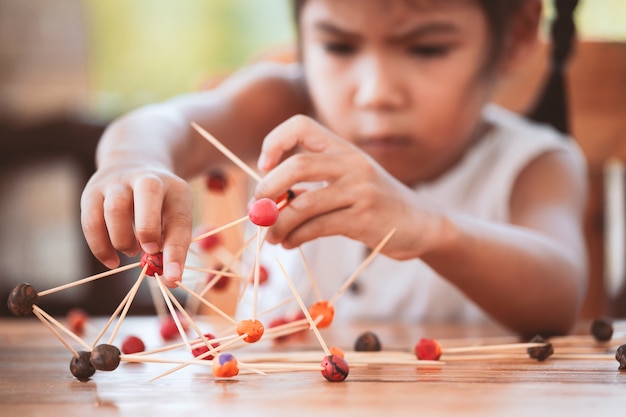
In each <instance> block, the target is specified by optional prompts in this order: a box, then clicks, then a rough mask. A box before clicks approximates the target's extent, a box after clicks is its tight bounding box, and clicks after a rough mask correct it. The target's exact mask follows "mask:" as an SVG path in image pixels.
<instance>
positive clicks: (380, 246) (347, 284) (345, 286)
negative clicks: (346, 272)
mask: <svg viewBox="0 0 626 417" xmlns="http://www.w3.org/2000/svg"><path fill="white" fill-rule="evenodd" d="M395 232H396V229H395V228H393V229H391V231H390V232H389V233H387V235H386V236H385V237H384V238H383V240H382V241H381V242H380V243H379V244H378V245H377V246H376V247H375V248H374V250H373V251H372V253H370V254H369V256H368V257H367V258H365V260H364V261H363V263H362V264H361V266H359V267H358V268H357V269H356V271H354V273H353V274H352V275H351V276H350V277H349V278H348V279H347V280H346V282H345V283H344V284H343V286H342V287H341V288H340V289H339V290H338V291H337V293H336V294H335V295H334V296H333V297H332V298H331V299H330V300H328V303H329V304H331V305H332V304H335V302H336V301H337V299H338V298H339V297H340V296H341V294H343V293H344V292H345V291H346V290H347V289H348V288H349V287H350V285H351V284H352V282H354V280H355V279H356V277H357V276H358V275H359V274H360V273H361V272H362V271H363V270H364V269H365V267H366V266H367V265H369V263H370V262H371V261H372V260H373V259H374V257H375V256H376V255H378V253H379V252H380V251H381V250H382V249H383V246H385V244H387V242H388V241H389V239H391V236H393V234H394V233H395Z"/></svg>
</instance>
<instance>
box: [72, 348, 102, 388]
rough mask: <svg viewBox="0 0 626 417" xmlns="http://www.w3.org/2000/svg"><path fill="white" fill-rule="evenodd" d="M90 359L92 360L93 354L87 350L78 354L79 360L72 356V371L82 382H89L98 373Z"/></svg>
mask: <svg viewBox="0 0 626 417" xmlns="http://www.w3.org/2000/svg"><path fill="white" fill-rule="evenodd" d="M89 358H91V352H88V351H86V350H81V351H80V352H78V358H77V357H75V356H72V360H71V362H70V371H71V372H72V375H74V376H75V377H76V379H78V380H79V381H81V382H86V381H89V378H91V377H92V376H93V374H95V373H96V368H94V367H93V365H92V364H91V362H90V361H89Z"/></svg>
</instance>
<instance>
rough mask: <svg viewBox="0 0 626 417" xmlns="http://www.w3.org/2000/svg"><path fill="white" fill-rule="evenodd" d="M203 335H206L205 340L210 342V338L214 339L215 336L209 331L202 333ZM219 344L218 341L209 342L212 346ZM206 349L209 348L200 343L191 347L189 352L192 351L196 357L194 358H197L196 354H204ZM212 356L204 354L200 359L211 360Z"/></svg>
mask: <svg viewBox="0 0 626 417" xmlns="http://www.w3.org/2000/svg"><path fill="white" fill-rule="evenodd" d="M204 337H206V338H207V340H208V341H209V342H210V341H211V340H212V339H215V336H214V335H212V334H211V333H205V334H204ZM219 345H220V344H219V342H215V343H211V346H212V347H213V348H216V347H218V346H219ZM208 351H209V348H208V347H207V346H206V345H202V346H198V347H197V348H193V349H192V350H191V353H192V355H193V356H194V357H196V358H197V357H198V356H200V355H202V354H204V353H206V352H208ZM213 358H214V356H213V355H207V356H204V357H203V358H202V359H206V360H209V361H210V360H212V359H213Z"/></svg>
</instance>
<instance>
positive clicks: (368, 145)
mask: <svg viewBox="0 0 626 417" xmlns="http://www.w3.org/2000/svg"><path fill="white" fill-rule="evenodd" d="M300 30H301V42H302V43H301V46H302V56H303V61H304V69H305V74H306V80H307V84H308V87H309V91H310V94H311V97H312V100H313V105H314V107H315V111H316V116H317V118H318V119H319V120H320V121H321V122H322V123H324V124H325V125H326V126H328V127H329V128H330V129H331V130H333V131H334V132H335V133H337V134H338V135H339V136H341V137H343V138H345V139H348V140H350V141H351V142H353V143H354V144H356V145H358V146H359V147H360V148H362V149H363V150H364V151H366V152H367V153H369V154H370V155H371V156H372V157H374V158H375V159H376V160H377V161H378V162H379V163H380V164H381V165H382V166H383V167H384V168H385V169H387V170H388V171H389V172H390V173H391V174H393V175H394V176H395V177H396V178H398V179H399V180H401V181H402V182H404V183H407V184H411V183H414V182H416V181H419V180H425V179H429V178H434V177H436V176H437V175H439V174H441V173H442V172H444V171H445V170H446V169H447V168H449V167H450V166H451V165H453V164H454V163H455V162H456V161H457V160H458V158H459V157H460V155H461V154H462V153H463V151H464V150H465V147H466V146H467V145H468V144H469V142H470V141H471V140H472V139H473V138H475V137H476V131H477V129H478V128H479V127H480V125H479V123H480V122H479V119H480V112H481V108H482V106H483V105H484V104H485V102H486V101H487V100H488V98H489V93H490V90H491V84H492V82H491V81H489V77H485V76H484V74H482V73H483V72H484V68H485V61H486V59H487V56H488V54H489V47H490V42H489V30H488V25H487V21H486V18H485V15H484V14H483V12H482V9H481V8H480V6H479V5H478V4H477V3H476V2H474V1H471V0H446V1H441V0H427V1H423V0H422V1H409V0H308V1H307V2H306V5H305V6H304V9H303V11H302V15H301V27H300Z"/></svg>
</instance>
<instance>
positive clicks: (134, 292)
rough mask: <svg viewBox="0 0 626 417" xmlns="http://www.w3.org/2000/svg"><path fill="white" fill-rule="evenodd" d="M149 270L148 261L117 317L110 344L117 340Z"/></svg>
mask: <svg viewBox="0 0 626 417" xmlns="http://www.w3.org/2000/svg"><path fill="white" fill-rule="evenodd" d="M147 270H148V264H147V263H146V264H145V265H144V267H143V269H142V270H141V273H140V274H139V278H137V282H135V285H133V286H132V287H131V289H130V291H129V292H128V300H126V305H125V306H124V309H123V310H122V313H121V314H120V317H119V318H118V319H117V323H116V324H115V327H114V328H113V332H111V337H109V344H113V340H115V336H116V335H117V332H118V331H119V329H120V326H121V325H122V321H123V320H124V318H125V317H126V314H128V310H129V309H130V306H131V304H132V303H133V300H134V299H135V295H137V291H138V290H139V286H140V285H141V282H142V281H143V279H144V278H145V276H146V271H147Z"/></svg>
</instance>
